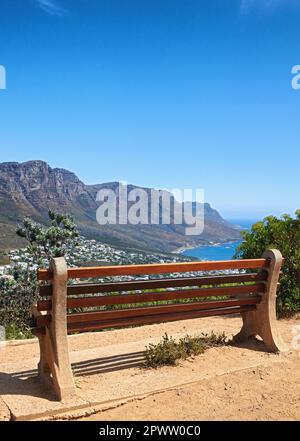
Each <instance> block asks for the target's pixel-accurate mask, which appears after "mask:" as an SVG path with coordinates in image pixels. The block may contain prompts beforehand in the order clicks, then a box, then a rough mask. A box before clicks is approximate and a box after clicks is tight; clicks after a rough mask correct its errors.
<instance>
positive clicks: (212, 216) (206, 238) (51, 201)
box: [0, 160, 240, 252]
mask: <svg viewBox="0 0 300 441" xmlns="http://www.w3.org/2000/svg"><path fill="white" fill-rule="evenodd" d="M118 186H119V183H118V182H109V183H102V184H96V185H86V184H84V183H83V182H82V181H81V180H80V179H79V178H78V177H77V176H76V175H75V174H74V173H72V172H70V171H68V170H65V169H62V168H51V167H50V166H49V165H48V164H47V163H46V162H44V161H40V160H35V161H28V162H24V163H18V162H4V163H0V249H2V250H3V249H10V248H16V247H20V246H23V245H24V242H23V241H22V239H20V238H18V237H17V236H16V234H15V228H16V225H17V224H18V223H20V222H21V221H22V219H23V218H24V217H25V216H29V217H31V218H32V219H34V220H35V221H37V222H40V223H42V224H45V225H47V223H48V210H49V209H51V210H55V211H58V212H63V213H69V214H71V215H72V216H73V217H74V220H75V222H76V224H77V225H78V228H79V230H80V232H81V234H82V235H84V236H85V237H87V238H91V239H97V240H100V241H102V242H105V243H108V244H110V245H114V246H118V247H120V248H131V249H141V250H152V251H161V252H172V251H175V250H176V249H178V248H181V247H190V246H191V247H197V246H199V245H205V244H208V243H209V242H225V241H229V240H237V239H239V238H240V231H239V229H238V228H237V227H236V226H234V225H232V224H230V223H229V222H227V221H225V220H224V219H223V218H222V217H221V215H220V214H219V213H218V211H217V210H215V209H213V208H212V207H211V206H210V205H209V204H208V203H205V204H204V215H205V226H204V231H203V233H202V234H201V235H198V236H186V235H185V226H186V225H176V224H175V223H174V222H173V221H174V219H173V217H171V223H170V225H163V224H158V225H141V224H138V225H99V224H98V223H97V221H96V211H97V208H98V207H99V202H97V201H96V195H97V192H98V191H99V190H100V189H103V188H106V189H112V190H114V191H115V190H117V189H118ZM134 188H137V187H136V186H133V185H128V191H130V190H132V189H134ZM144 190H145V191H146V192H147V193H148V194H149V195H150V192H151V191H152V192H153V191H154V192H155V191H158V190H154V189H150V188H144ZM171 200H172V201H173V202H174V204H175V205H174V206H176V207H177V209H179V210H181V209H182V207H181V204H180V203H179V202H176V201H175V200H174V198H173V196H172V197H171ZM193 204H194V203H193ZM194 208H195V207H194ZM160 209H161V210H162V207H161V204H160ZM161 216H162V212H160V219H161Z"/></svg>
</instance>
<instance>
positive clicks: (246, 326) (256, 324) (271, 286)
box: [235, 250, 288, 352]
mask: <svg viewBox="0 0 300 441" xmlns="http://www.w3.org/2000/svg"><path fill="white" fill-rule="evenodd" d="M262 257H263V258H264V259H269V260H270V265H269V266H268V267H266V268H264V271H267V272H268V279H267V281H266V292H265V293H264V295H263V296H262V301H261V302H260V303H259V304H258V305H257V308H256V311H249V312H246V313H244V314H242V318H243V326H242V329H241V331H240V332H239V333H238V334H237V335H236V336H235V341H237V342H239V341H246V340H248V339H249V338H251V337H256V336H257V335H258V336H260V337H261V338H262V340H263V342H264V344H265V346H266V349H267V350H268V351H270V352H279V351H280V352H285V351H287V350H288V348H287V346H286V345H285V343H284V342H283V340H282V338H281V335H280V333H279V331H278V326H277V320H276V291H277V286H278V281H279V276H280V270H281V266H282V261H283V259H282V255H281V253H280V251H278V250H268V251H266V252H265V253H264V254H263V256H262Z"/></svg>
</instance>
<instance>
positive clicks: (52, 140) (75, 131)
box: [0, 0, 300, 218]
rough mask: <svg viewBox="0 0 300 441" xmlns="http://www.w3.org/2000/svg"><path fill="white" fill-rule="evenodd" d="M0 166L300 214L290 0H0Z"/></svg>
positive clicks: (296, 48)
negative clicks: (35, 166)
mask: <svg viewBox="0 0 300 441" xmlns="http://www.w3.org/2000/svg"><path fill="white" fill-rule="evenodd" d="M0 64H1V65H4V66H5V67H6V70H7V90H6V91H0V146H1V154H0V161H1V162H2V161H27V160H30V159H43V160H45V161H47V162H49V164H50V165H51V166H53V167H63V168H67V169H69V170H72V171H74V172H75V173H76V174H77V175H78V176H79V177H80V178H81V179H82V180H83V181H84V182H86V183H99V182H106V181H112V180H125V181H127V182H130V183H134V184H139V185H146V186H153V187H160V188H176V187H178V188H196V187H201V188H204V189H205V192H206V200H207V201H208V202H210V203H211V204H212V205H213V206H214V207H216V208H217V209H219V210H220V211H221V213H222V214H223V215H224V216H226V217H227V218H260V217H261V216H264V215H267V214H269V213H273V214H280V213H282V212H290V213H292V212H293V211H294V210H295V209H296V208H300V200H299V194H300V191H299V190H300V178H299V168H300V145H299V144H300V130H299V127H300V124H299V119H300V90H298V91H295V90H293V89H292V88H291V78H292V75H291V68H292V66H293V65H295V64H300V2H299V1H298V0H226V1H224V0H209V1H208V0H159V1H158V0H1V15H0Z"/></svg>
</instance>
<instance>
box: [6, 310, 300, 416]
mask: <svg viewBox="0 0 300 441" xmlns="http://www.w3.org/2000/svg"><path fill="white" fill-rule="evenodd" d="M240 326H241V319H240V318H238V317H231V318H225V317H210V318H203V319H194V320H188V321H181V322H173V323H168V324H158V325H150V326H142V327H138V328H131V329H123V330H115V331H107V332H97V333H88V334H82V335H77V336H72V337H70V338H69V349H70V357H71V362H72V368H73V372H74V375H75V382H76V387H77V398H76V400H73V401H72V402H70V403H59V402H57V401H55V399H54V398H53V396H52V395H51V394H49V393H48V392H46V391H45V390H44V388H43V387H42V385H41V384H40V382H39V380H38V378H37V372H36V366H37V362H38V357H39V349H38V345H37V342H36V341H31V342H27V343H26V344H23V343H12V344H9V345H7V346H6V347H5V348H4V349H1V350H0V397H1V398H0V419H1V418H2V419H5V418H6V419H9V418H12V419H46V420H47V419H66V420H71V419H78V420H80V421H86V420H99V421H101V420H107V421H108V420H164V419H168V420H219V419H221V420H234V419H237V420H253V419H254V420H262V419H263V420H264V419H267V420H286V419H288V420H300V369H299V366H300V350H299V349H298V350H297V349H296V348H294V347H293V345H292V339H293V338H294V339H295V334H294V332H295V329H296V328H295V327H299V326H300V321H299V320H282V321H280V322H279V328H280V331H281V333H282V336H283V337H284V339H285V341H286V343H287V344H288V345H289V348H290V350H289V351H288V352H286V353H283V354H269V353H267V352H265V351H264V346H263V344H262V342H249V343H247V345H243V346H226V347H218V348H213V349H209V350H208V351H206V352H205V353H204V354H202V355H199V356H197V357H195V358H193V359H189V360H185V361H182V362H180V363H179V364H178V366H176V367H162V368H159V369H155V370H153V369H152V370H146V369H144V368H143V351H144V348H145V346H146V345H147V344H148V343H150V342H157V341H158V340H160V339H161V337H162V335H163V334H164V333H165V332H167V333H168V334H169V335H172V336H173V337H175V338H178V337H179V336H182V335H186V334H187V333H188V334H190V335H196V334H199V333H200V332H210V331H212V330H214V331H215V332H223V331H224V332H225V333H226V335H227V336H228V337H231V336H232V335H234V334H235V333H236V332H238V330H239V329H240ZM298 333H299V334H300V331H299V329H298ZM298 342H300V339H299V340H298ZM1 399H2V401H1Z"/></svg>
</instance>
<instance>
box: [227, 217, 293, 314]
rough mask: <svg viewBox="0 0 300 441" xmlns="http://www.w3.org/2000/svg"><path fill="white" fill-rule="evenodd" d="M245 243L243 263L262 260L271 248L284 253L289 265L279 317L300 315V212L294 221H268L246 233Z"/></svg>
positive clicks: (239, 252) (279, 299)
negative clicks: (299, 312) (296, 313)
mask: <svg viewBox="0 0 300 441" xmlns="http://www.w3.org/2000/svg"><path fill="white" fill-rule="evenodd" d="M243 237H244V241H243V242H242V243H241V245H240V246H239V248H238V250H237V253H236V256H235V257H237V258H242V259H251V258H259V257H261V255H262V253H263V252H264V251H265V250H267V249H268V248H277V249H278V250H280V251H281V253H282V255H283V257H284V259H285V261H284V264H283V268H282V276H281V279H280V286H279V290H278V295H277V311H278V313H279V315H281V316H282V315H290V314H293V313H294V312H297V311H300V210H298V211H296V216H295V217H294V218H293V217H291V216H289V215H287V214H285V215H283V216H282V217H281V218H277V217H275V216H269V217H266V218H265V219H264V220H263V221H262V222H258V223H256V224H255V225H253V226H252V229H251V231H245V232H243Z"/></svg>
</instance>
